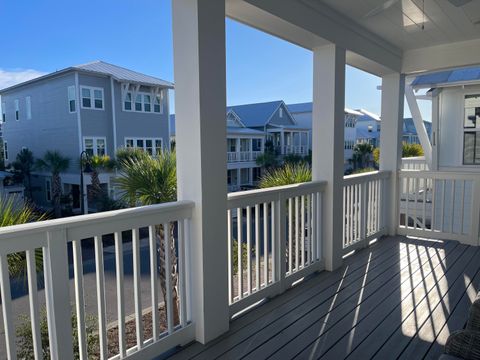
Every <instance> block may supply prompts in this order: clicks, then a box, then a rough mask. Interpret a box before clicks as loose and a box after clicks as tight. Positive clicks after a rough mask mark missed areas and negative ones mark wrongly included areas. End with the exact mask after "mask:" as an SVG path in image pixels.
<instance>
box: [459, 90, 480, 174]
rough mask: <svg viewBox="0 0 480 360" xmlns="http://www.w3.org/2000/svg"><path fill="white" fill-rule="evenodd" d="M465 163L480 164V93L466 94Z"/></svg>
mask: <svg viewBox="0 0 480 360" xmlns="http://www.w3.org/2000/svg"><path fill="white" fill-rule="evenodd" d="M463 164H464V165H480V94H475V95H465V113H464V122H463Z"/></svg>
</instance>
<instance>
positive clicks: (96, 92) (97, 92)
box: [93, 90, 103, 100]
mask: <svg viewBox="0 0 480 360" xmlns="http://www.w3.org/2000/svg"><path fill="white" fill-rule="evenodd" d="M102 92H103V91H102V90H94V91H93V96H95V99H100V100H101V99H102V97H103V96H102Z"/></svg>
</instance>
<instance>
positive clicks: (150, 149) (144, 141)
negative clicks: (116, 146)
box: [125, 138, 163, 156]
mask: <svg viewBox="0 0 480 360" xmlns="http://www.w3.org/2000/svg"><path fill="white" fill-rule="evenodd" d="M125 147H126V148H134V149H140V150H143V151H145V152H146V153H148V154H150V155H152V156H156V155H158V154H160V153H161V152H162V148H163V140H162V139H161V138H125Z"/></svg>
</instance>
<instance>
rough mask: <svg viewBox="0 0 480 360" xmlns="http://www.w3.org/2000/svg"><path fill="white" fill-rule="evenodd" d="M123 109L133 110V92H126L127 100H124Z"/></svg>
mask: <svg viewBox="0 0 480 360" xmlns="http://www.w3.org/2000/svg"><path fill="white" fill-rule="evenodd" d="M123 110H125V111H132V93H131V92H127V93H126V94H125V101H124V102H123Z"/></svg>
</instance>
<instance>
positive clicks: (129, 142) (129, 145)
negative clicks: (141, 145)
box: [126, 139, 133, 148]
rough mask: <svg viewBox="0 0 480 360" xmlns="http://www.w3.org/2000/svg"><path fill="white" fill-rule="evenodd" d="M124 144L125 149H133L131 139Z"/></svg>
mask: <svg viewBox="0 0 480 360" xmlns="http://www.w3.org/2000/svg"><path fill="white" fill-rule="evenodd" d="M126 144H127V145H126V146H127V148H131V147H133V139H127V141H126Z"/></svg>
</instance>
